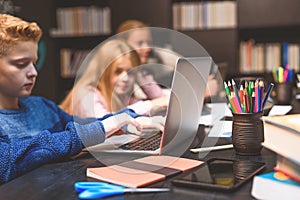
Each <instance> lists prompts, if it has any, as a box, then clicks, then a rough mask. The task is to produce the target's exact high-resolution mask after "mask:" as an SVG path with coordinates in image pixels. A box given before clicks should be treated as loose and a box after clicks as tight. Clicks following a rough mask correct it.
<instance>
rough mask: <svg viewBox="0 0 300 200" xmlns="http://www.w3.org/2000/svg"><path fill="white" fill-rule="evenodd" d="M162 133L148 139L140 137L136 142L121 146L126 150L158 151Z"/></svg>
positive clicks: (151, 135)
mask: <svg viewBox="0 0 300 200" xmlns="http://www.w3.org/2000/svg"><path fill="white" fill-rule="evenodd" d="M161 136H162V133H161V132H160V131H159V132H157V133H155V134H150V135H149V136H147V137H140V138H138V139H137V140H135V141H132V142H129V143H127V144H124V145H122V146H121V148H122V149H125V150H146V151H151V150H156V149H158V148H159V146H160V140H161Z"/></svg>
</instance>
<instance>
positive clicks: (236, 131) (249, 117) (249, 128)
mask: <svg viewBox="0 0 300 200" xmlns="http://www.w3.org/2000/svg"><path fill="white" fill-rule="evenodd" d="M232 115H233V119H232V144H233V147H234V149H235V151H236V153H237V154H239V155H258V154H260V151H261V149H262V145H261V143H262V142H263V141H264V128H263V122H262V120H261V119H260V118H261V117H262V115H263V112H257V113H232Z"/></svg>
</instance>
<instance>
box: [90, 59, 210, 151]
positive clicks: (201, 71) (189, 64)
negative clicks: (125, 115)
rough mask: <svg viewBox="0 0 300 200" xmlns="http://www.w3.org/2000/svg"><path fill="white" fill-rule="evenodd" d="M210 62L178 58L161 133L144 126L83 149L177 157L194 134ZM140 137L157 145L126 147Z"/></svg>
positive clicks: (208, 60) (186, 147) (190, 142)
mask: <svg viewBox="0 0 300 200" xmlns="http://www.w3.org/2000/svg"><path fill="white" fill-rule="evenodd" d="M212 65H213V61H212V58H211V57H189V58H185V57H181V58H178V60H177V62H176V66H175V70H174V75H173V80H172V86H171V92H170V101H169V106H168V108H167V111H166V116H165V117H166V119H165V120H166V122H165V127H164V132H163V133H161V132H159V131H157V130H148V129H146V131H148V133H145V134H144V133H142V134H141V135H140V136H137V135H134V134H128V133H126V134H123V135H116V136H111V137H110V138H108V139H107V140H106V141H105V142H104V143H102V144H98V145H95V146H92V147H88V148H87V149H86V150H88V151H90V152H93V151H96V152H117V153H124V152H126V153H146V154H163V155H170V156H181V155H182V154H183V153H184V152H185V151H186V150H187V149H188V148H189V146H190V145H191V144H192V142H193V140H194V138H195V137H196V135H197V130H198V126H199V118H200V116H201V111H202V107H203V103H204V97H205V89H206V83H207V80H208V76H209V72H210V70H211V67H212ZM149 132H150V133H149ZM153 138H155V139H153ZM140 140H144V142H146V143H150V142H153V140H157V141H158V142H157V146H156V147H154V148H151V149H140V148H135V149H130V148H128V147H130V146H134V145H133V144H134V143H136V142H137V141H140ZM153 143H154V142H153ZM143 146H146V144H143V145H139V147H143Z"/></svg>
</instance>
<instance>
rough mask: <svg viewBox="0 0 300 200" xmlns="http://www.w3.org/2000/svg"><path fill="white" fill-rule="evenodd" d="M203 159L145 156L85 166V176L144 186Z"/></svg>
mask: <svg viewBox="0 0 300 200" xmlns="http://www.w3.org/2000/svg"><path fill="white" fill-rule="evenodd" d="M202 163H203V161H199V160H192V159H187V158H177V157H172V156H164V155H160V156H147V157H143V158H139V159H135V160H132V161H128V162H124V163H121V164H118V165H112V166H107V167H96V168H87V172H86V174H87V176H88V177H90V178H95V179H98V180H101V181H105V182H109V183H114V184H118V185H122V186H125V187H132V188H138V187H144V186H146V185H149V184H152V183H155V182H158V181H161V180H164V179H166V178H167V177H170V176H172V175H175V174H179V173H182V172H185V171H187V170H190V169H192V168H194V167H197V166H199V165H201V164H202Z"/></svg>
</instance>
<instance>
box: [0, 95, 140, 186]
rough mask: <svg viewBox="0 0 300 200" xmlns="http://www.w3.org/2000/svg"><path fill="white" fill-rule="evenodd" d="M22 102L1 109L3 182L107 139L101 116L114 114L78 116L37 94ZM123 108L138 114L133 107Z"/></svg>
mask: <svg viewBox="0 0 300 200" xmlns="http://www.w3.org/2000/svg"><path fill="white" fill-rule="evenodd" d="M19 105H20V109H18V110H1V109H0V184H1V183H4V182H6V181H8V180H10V179H12V178H14V177H16V176H19V175H21V174H24V173H25V172H27V171H29V170H32V169H34V168H36V167H38V166H40V165H42V164H45V163H49V162H53V161H58V160H60V159H63V158H66V157H69V156H71V155H75V154H77V153H79V152H80V151H81V150H82V148H83V147H84V146H91V145H95V144H98V143H101V142H103V141H104V140H105V130H104V127H103V125H102V123H101V120H103V119H105V118H107V117H109V116H111V115H106V116H104V117H103V118H101V119H86V120H84V119H79V118H74V117H73V116H70V115H68V114H67V113H65V112H64V111H62V110H61V109H60V108H59V107H58V106H57V105H56V104H55V103H54V102H52V101H50V100H47V99H45V98H42V97H36V96H30V97H26V98H20V100H19ZM120 112H127V113H128V114H130V115H131V116H132V117H136V116H137V115H136V114H135V113H134V112H133V111H131V110H124V111H120ZM120 112H118V113H120ZM83 144H84V145H83Z"/></svg>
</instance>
